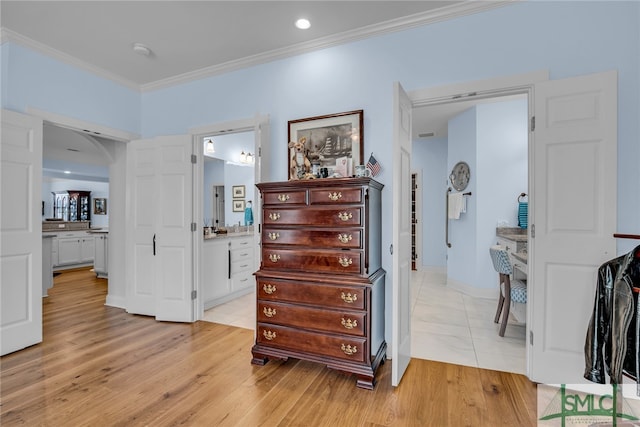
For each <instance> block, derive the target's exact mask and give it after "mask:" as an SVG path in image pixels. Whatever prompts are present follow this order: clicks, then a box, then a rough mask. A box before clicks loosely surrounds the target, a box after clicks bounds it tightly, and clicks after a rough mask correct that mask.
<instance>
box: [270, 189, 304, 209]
mask: <svg viewBox="0 0 640 427" xmlns="http://www.w3.org/2000/svg"><path fill="white" fill-rule="evenodd" d="M263 200H264V205H265V206H266V205H306V204H307V192H306V191H305V190H291V191H287V190H282V191H277V192H276V191H266V192H264V193H263Z"/></svg>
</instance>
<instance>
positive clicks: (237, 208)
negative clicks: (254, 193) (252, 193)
mask: <svg viewBox="0 0 640 427" xmlns="http://www.w3.org/2000/svg"><path fill="white" fill-rule="evenodd" d="M232 206H233V212H244V206H245V205H244V199H243V200H234V201H233V205H232Z"/></svg>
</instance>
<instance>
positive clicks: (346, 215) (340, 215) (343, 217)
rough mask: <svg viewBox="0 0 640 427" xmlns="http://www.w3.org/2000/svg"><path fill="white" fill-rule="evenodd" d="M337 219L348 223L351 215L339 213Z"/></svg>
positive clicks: (349, 213)
mask: <svg viewBox="0 0 640 427" xmlns="http://www.w3.org/2000/svg"><path fill="white" fill-rule="evenodd" d="M338 218H340V219H341V220H343V221H349V220H350V219H351V218H353V214H352V213H351V212H339V213H338Z"/></svg>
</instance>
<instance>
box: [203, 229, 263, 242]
mask: <svg viewBox="0 0 640 427" xmlns="http://www.w3.org/2000/svg"><path fill="white" fill-rule="evenodd" d="M247 236H253V231H250V232H246V231H238V232H231V233H225V234H207V235H204V236H203V238H204V240H223V239H231V238H234V237H247Z"/></svg>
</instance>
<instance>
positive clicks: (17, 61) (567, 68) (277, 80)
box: [0, 1, 640, 339]
mask: <svg viewBox="0 0 640 427" xmlns="http://www.w3.org/2000/svg"><path fill="white" fill-rule="evenodd" d="M639 22H640V3H638V2H632V1H622V2H614V1H586V2H579V1H572V2H567V1H544V2H540V1H522V2H515V3H513V4H509V5H506V6H504V7H501V8H497V9H494V10H490V11H486V12H483V13H478V14H473V15H468V16H463V17H460V18H456V19H452V20H448V21H443V22H437V23H434V24H431V25H426V26H421V27H416V28H412V29H409V30H405V31H400V32H395V33H389V34H385V35H380V36H377V37H372V38H369V39H365V40H361V41H356V42H352V43H348V44H345V45H341V46H336V47H331V48H327V49H323V50H319V51H316V52H312V53H307V54H303V55H298V56H295V57H291V58H287V59H282V60H278V61H274V62H270V63H268V64H264V65H259V66H254V67H250V68H247V69H244V70H239V71H235V72H231V73H228V74H224V75H220V76H215V77H211V78H206V79H202V80H199V81H195V82H191V83H186V84H182V85H178V86H175V87H172V88H168V89H163V90H157V91H154V92H149V93H143V94H141V95H140V94H137V93H135V92H134V91H131V90H129V89H126V88H124V87H122V86H119V85H117V84H115V83H111V82H108V81H105V80H102V79H100V78H97V77H94V76H91V75H90V74H88V73H87V72H85V71H83V70H79V69H75V68H73V67H70V66H67V65H65V64H61V63H59V62H57V61H55V60H52V59H50V58H48V57H46V56H43V55H41V54H39V53H36V52H33V51H29V50H27V49H24V48H22V47H19V46H17V45H16V44H13V43H5V44H3V45H2V47H1V49H2V52H1V54H0V57H1V58H2V65H1V67H0V69H1V71H2V76H1V77H2V106H3V108H9V109H13V110H17V111H25V110H26V108H28V107H34V108H38V109H42V110H47V111H51V112H55V113H58V114H62V115H66V116H70V117H75V118H78V119H82V120H86V121H89V122H95V123H99V124H103V125H105V126H109V127H114V128H118V129H123V130H127V131H130V132H138V131H139V132H140V133H141V134H142V135H143V136H145V137H149V136H154V135H165V134H184V133H187V130H188V129H189V128H191V127H194V126H199V125H206V124H211V123H216V122H222V121H227V120H236V119H241V118H246V117H253V116H254V115H255V114H256V112H260V113H263V114H269V115H270V117H271V141H272V150H271V153H272V157H271V158H269V159H264V160H265V161H266V162H269V163H270V165H271V169H270V170H271V171H272V176H271V177H270V178H271V179H273V180H281V179H286V177H287V175H286V168H287V158H286V155H285V153H286V144H287V121H288V120H292V119H296V118H302V117H310V116H315V115H319V114H329V113H335V112H341V111H349V110H355V109H363V110H364V121H365V123H364V145H365V147H364V151H365V153H369V152H374V153H375V154H376V157H377V158H378V160H380V161H381V163H382V166H383V172H382V173H381V174H380V175H379V176H378V177H377V178H378V179H379V180H380V181H381V182H382V183H383V184H385V189H384V190H383V213H382V219H383V222H384V224H385V226H384V227H383V230H384V231H383V236H382V246H383V247H384V248H388V247H389V246H390V244H391V242H392V235H391V228H392V227H390V225H391V221H392V211H391V201H392V200H393V195H392V178H391V176H392V174H391V172H392V165H391V160H390V159H392V144H391V141H392V140H393V132H392V128H393V111H392V94H393V93H392V83H393V82H394V81H399V82H401V83H402V84H403V86H404V87H405V89H407V90H413V89H420V88H425V87H432V86H438V85H445V84H453V83H457V82H465V81H473V80H480V79H487V78H495V77H499V76H507V75H512V74H520V73H526V72H531V71H537V70H548V71H549V75H550V78H551V79H561V78H565V77H572V76H578V75H583V74H589V73H595V72H600V71H607V70H611V69H615V70H617V71H618V107H619V108H618V188H617V191H618V210H617V211H618V229H619V231H621V232H627V233H633V232H635V233H637V232H638V230H640V215H638V214H637V212H638V211H639V209H640V192H639V191H637V189H638V184H639V183H640V182H639V181H640V178H639V176H638V174H637V173H636V171H637V167H638V164H639V161H640V144H639V143H638V141H639V140H640V132H639V126H640V120H638V117H640V101H639V99H640V82H639V79H638V76H639V75H640V55H639V54H638V53H639V52H640V25H639ZM631 245H632V243H629V242H627V241H622V240H621V241H620V242H619V250H623V249H626V248H630V247H631ZM383 253H385V254H388V251H386V250H385V251H383ZM383 267H384V268H385V269H386V270H387V272H388V277H392V261H391V256H390V255H387V256H385V257H384V259H383ZM389 283H390V282H389ZM387 299H388V300H389V301H390V300H391V286H388V287H387ZM388 323H389V324H390V322H388ZM387 336H388V338H389V339H390V336H391V334H390V329H388V331H387Z"/></svg>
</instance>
